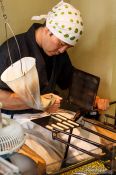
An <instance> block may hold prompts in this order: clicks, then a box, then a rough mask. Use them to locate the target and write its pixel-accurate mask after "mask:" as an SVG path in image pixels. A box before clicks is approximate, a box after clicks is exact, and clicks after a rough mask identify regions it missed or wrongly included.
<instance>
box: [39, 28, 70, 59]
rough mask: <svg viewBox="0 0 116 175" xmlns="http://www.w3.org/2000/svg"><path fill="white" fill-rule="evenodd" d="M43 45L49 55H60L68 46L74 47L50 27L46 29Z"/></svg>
mask: <svg viewBox="0 0 116 175" xmlns="http://www.w3.org/2000/svg"><path fill="white" fill-rule="evenodd" d="M41 46H42V48H43V50H44V52H45V53H46V54H47V55H48V56H53V55H58V54H60V53H63V52H64V51H66V50H67V49H68V48H70V47H72V46H71V45H69V44H67V43H65V42H63V41H61V40H60V39H58V38H57V37H56V36H55V35H53V34H52V33H51V32H50V31H49V30H48V29H45V33H44V35H43V37H42V42H41Z"/></svg>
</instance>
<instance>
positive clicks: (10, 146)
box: [0, 118, 26, 155]
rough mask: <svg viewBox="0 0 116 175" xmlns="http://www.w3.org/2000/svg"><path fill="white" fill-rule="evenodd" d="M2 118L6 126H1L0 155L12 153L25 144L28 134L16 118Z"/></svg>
mask: <svg viewBox="0 0 116 175" xmlns="http://www.w3.org/2000/svg"><path fill="white" fill-rule="evenodd" d="M2 120H3V123H5V126H3V128H0V155H5V154H12V153H13V152H14V151H17V150H18V149H19V148H20V147H21V146H22V145H23V144H24V142H25V137H26V135H25V134H24V131H23V129H22V127H21V126H20V124H18V123H17V122H16V121H15V120H13V119H8V118H3V119H2Z"/></svg>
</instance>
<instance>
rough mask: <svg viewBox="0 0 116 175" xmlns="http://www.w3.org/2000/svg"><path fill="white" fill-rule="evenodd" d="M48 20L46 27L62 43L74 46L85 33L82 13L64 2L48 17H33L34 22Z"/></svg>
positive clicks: (54, 8) (53, 9)
mask: <svg viewBox="0 0 116 175" xmlns="http://www.w3.org/2000/svg"><path fill="white" fill-rule="evenodd" d="M43 18H44V19H46V27H47V28H48V29H49V30H50V31H51V32H52V33H53V34H54V35H55V36H56V37H57V38H59V39H60V40H61V41H64V42H65V43H68V44H70V45H72V46H74V45H75V44H76V43H77V41H78V39H79V38H80V37H81V35H82V32H83V21H82V17H81V15H80V11H79V10H77V9H75V8H74V7H73V6H72V5H71V4H69V3H66V2H64V1H61V2H59V3H58V4H57V5H55V6H54V7H53V8H52V10H51V11H50V12H48V14H47V15H40V16H33V17H32V20H41V19H43Z"/></svg>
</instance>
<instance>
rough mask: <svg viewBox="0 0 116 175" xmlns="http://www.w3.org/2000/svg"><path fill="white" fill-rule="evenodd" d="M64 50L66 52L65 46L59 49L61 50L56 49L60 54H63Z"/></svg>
mask: <svg viewBox="0 0 116 175" xmlns="http://www.w3.org/2000/svg"><path fill="white" fill-rule="evenodd" d="M66 50H67V46H63V47H61V48H59V49H58V51H59V52H60V53H63V52H64V51H66Z"/></svg>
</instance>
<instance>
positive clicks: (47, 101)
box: [41, 93, 62, 113]
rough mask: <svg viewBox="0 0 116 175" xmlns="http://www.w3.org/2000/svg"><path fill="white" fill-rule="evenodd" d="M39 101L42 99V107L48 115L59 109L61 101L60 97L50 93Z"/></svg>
mask: <svg viewBox="0 0 116 175" xmlns="http://www.w3.org/2000/svg"><path fill="white" fill-rule="evenodd" d="M41 99H42V103H43V107H44V108H45V110H46V112H48V113H53V112H56V111H57V110H58V108H59V107H60V102H61V100H62V98H61V97H60V96H58V95H55V94H52V93H49V94H45V95H42V96H41Z"/></svg>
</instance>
